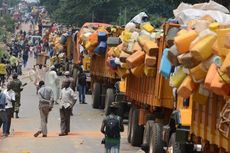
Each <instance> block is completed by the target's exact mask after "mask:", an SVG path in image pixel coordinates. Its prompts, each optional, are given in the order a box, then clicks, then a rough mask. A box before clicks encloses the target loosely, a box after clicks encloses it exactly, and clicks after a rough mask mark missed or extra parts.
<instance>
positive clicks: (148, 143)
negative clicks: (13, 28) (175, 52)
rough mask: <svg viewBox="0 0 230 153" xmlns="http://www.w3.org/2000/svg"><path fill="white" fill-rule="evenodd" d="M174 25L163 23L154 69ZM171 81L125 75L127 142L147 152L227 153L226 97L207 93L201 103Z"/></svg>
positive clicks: (228, 127) (158, 66)
mask: <svg viewBox="0 0 230 153" xmlns="http://www.w3.org/2000/svg"><path fill="white" fill-rule="evenodd" d="M174 27H180V25H177V24H168V23H166V24H165V25H164V35H163V36H162V37H161V39H160V41H159V43H158V44H159V54H158V61H157V66H156V67H157V72H159V71H160V63H161V60H162V54H163V50H164V48H165V47H166V45H167V43H166V41H167V40H166V39H167V34H168V32H169V29H171V28H174ZM191 62H192V61H191ZM191 75H193V74H191ZM170 83H171V82H169V80H166V79H165V78H164V77H163V76H162V74H160V73H157V74H156V76H155V77H140V78H137V77H135V76H134V75H132V74H130V75H128V77H127V78H126V90H125V95H126V98H127V99H128V101H129V102H131V105H132V107H131V109H130V111H129V122H128V141H129V142H130V143H131V144H132V145H133V146H141V147H142V149H143V150H144V151H145V152H147V153H164V152H167V153H198V152H204V153H214V152H218V153H229V152H230V137H229V131H230V130H229V129H230V124H229V119H230V117H229V110H230V109H229V108H230V106H229V102H227V100H226V99H229V98H228V96H221V95H217V94H215V93H213V92H209V96H207V97H206V102H205V103H203V100H202V99H201V98H202V96H201V97H197V95H196V94H195V93H193V94H192V95H191V96H190V97H188V98H187V99H186V98H182V97H181V96H180V95H177V94H175V91H174V89H173V88H172V87H171V86H170ZM228 86H229V85H228ZM226 90H227V89H226ZM175 95H176V96H175Z"/></svg>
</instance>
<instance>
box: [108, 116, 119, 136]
mask: <svg viewBox="0 0 230 153" xmlns="http://www.w3.org/2000/svg"><path fill="white" fill-rule="evenodd" d="M105 135H106V136H107V137H109V138H119V137H120V120H119V118H118V117H117V116H114V117H113V116H109V117H108V118H107V119H106V121H105Z"/></svg>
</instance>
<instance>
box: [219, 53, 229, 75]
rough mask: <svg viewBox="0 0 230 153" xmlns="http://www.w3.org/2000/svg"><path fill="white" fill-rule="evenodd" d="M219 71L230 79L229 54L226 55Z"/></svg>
mask: <svg viewBox="0 0 230 153" xmlns="http://www.w3.org/2000/svg"><path fill="white" fill-rule="evenodd" d="M220 70H221V71H222V72H223V73H225V74H227V75H228V76H229V77H230V52H229V53H228V54H227V56H226V58H225V59H224V62H223V64H222V66H221V68H220Z"/></svg>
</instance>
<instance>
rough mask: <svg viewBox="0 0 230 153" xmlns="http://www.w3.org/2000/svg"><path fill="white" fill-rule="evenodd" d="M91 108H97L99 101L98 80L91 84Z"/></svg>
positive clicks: (99, 88)
mask: <svg viewBox="0 0 230 153" xmlns="http://www.w3.org/2000/svg"><path fill="white" fill-rule="evenodd" d="M92 97H93V108H99V106H100V101H101V85H100V84H99V83H98V82H95V83H94V84H93V94H92Z"/></svg>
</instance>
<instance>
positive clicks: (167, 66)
mask: <svg viewBox="0 0 230 153" xmlns="http://www.w3.org/2000/svg"><path fill="white" fill-rule="evenodd" d="M168 51H169V49H168V48H165V49H164V52H163V56H162V58H161V64H160V74H162V75H163V76H164V77H165V78H166V79H168V78H169V76H170V73H171V70H172V64H171V63H170V61H169V60H168Z"/></svg>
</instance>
